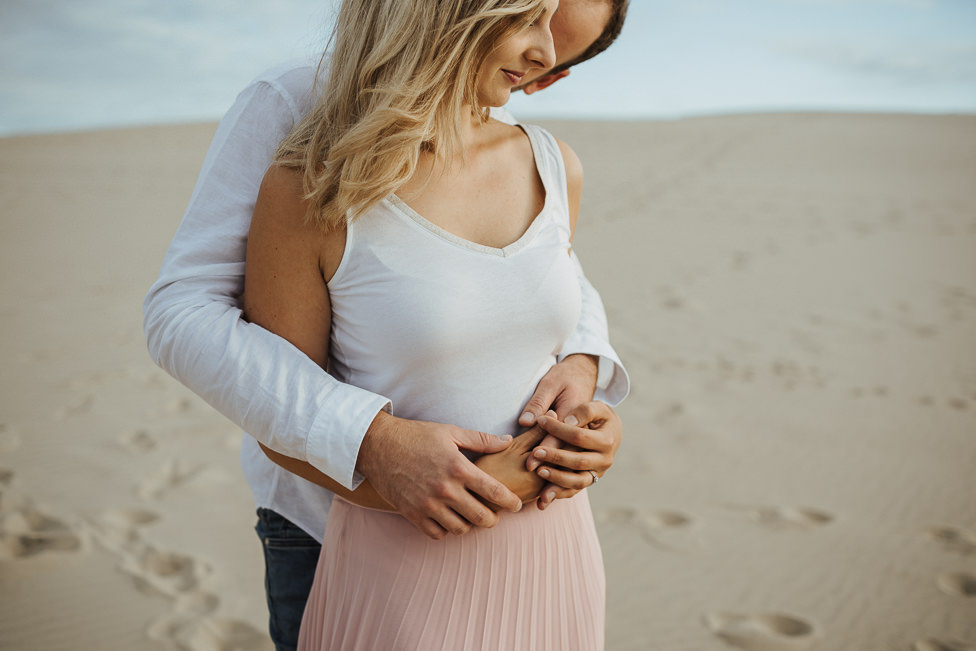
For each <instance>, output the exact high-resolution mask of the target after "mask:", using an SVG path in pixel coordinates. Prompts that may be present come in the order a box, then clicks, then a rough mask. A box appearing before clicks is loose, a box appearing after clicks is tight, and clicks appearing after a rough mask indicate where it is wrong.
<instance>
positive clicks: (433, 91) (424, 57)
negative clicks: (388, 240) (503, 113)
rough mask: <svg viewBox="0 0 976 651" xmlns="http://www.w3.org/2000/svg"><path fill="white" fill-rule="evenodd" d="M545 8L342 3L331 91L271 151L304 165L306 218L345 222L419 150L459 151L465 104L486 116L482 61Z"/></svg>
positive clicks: (507, 0) (402, 178) (517, 0)
mask: <svg viewBox="0 0 976 651" xmlns="http://www.w3.org/2000/svg"><path fill="white" fill-rule="evenodd" d="M543 8H544V0H345V1H344V2H343V4H342V8H341V10H340V12H339V16H338V20H337V21H336V26H335V30H334V32H333V35H332V41H333V42H334V48H333V50H332V52H331V60H330V62H329V75H328V87H327V89H326V91H327V92H325V93H323V94H322V97H321V99H320V100H319V102H318V104H317V105H316V106H315V108H314V109H313V110H312V111H311V113H309V115H308V116H306V117H305V119H304V120H303V121H302V122H301V123H299V124H298V125H297V126H296V127H295V128H294V129H293V130H292V132H291V133H290V134H289V135H288V136H287V137H286V138H285V139H284V140H283V141H282V143H281V145H280V146H279V148H278V151H277V152H276V153H275V161H276V162H277V163H278V164H280V165H283V166H286V167H293V168H299V169H302V170H303V173H304V190H305V193H306V198H307V199H308V201H309V215H308V217H309V218H310V219H312V220H314V221H316V222H318V223H319V224H320V225H321V226H323V227H324V228H325V229H326V230H334V229H337V228H341V227H342V226H344V225H345V224H346V223H347V220H351V219H355V218H356V217H358V216H359V215H361V214H362V213H363V212H364V211H366V210H367V209H368V208H370V207H371V206H373V205H374V204H375V203H376V202H378V201H380V200H382V199H383V198H385V197H386V196H388V195H389V194H391V193H393V192H395V191H396V190H397V189H398V188H399V187H400V186H401V185H403V184H404V183H405V182H406V181H407V180H408V179H409V178H410V177H411V176H412V175H413V174H414V172H415V171H416V169H417V163H418V159H419V156H420V153H421V151H422V150H428V151H432V152H434V154H435V155H436V156H439V157H444V158H445V160H451V158H452V157H453V156H455V155H458V154H463V149H462V147H461V139H460V119H461V117H463V116H464V113H463V111H464V110H465V106H466V105H469V106H470V107H472V109H473V110H476V111H477V113H478V115H479V116H480V118H481V120H487V117H488V114H487V110H483V109H480V108H478V101H477V90H476V89H477V83H478V80H477V72H478V69H479V66H480V65H481V63H482V61H483V60H484V59H485V57H486V56H487V55H488V54H489V53H490V52H491V51H492V50H493V49H494V48H495V47H496V46H497V45H498V44H499V43H500V42H502V41H503V40H504V39H505V38H508V37H510V36H511V35H513V34H515V33H517V32H518V31H519V30H520V29H522V28H524V27H525V26H527V25H528V24H529V23H530V22H531V21H533V20H536V19H537V18H538V17H539V16H540V15H541V14H542V11H543ZM323 60H324V57H323Z"/></svg>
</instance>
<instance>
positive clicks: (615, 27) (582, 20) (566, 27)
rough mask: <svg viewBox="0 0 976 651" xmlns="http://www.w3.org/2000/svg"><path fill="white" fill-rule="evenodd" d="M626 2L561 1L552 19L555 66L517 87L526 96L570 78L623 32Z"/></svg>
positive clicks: (600, 0) (611, 0)
mask: <svg viewBox="0 0 976 651" xmlns="http://www.w3.org/2000/svg"><path fill="white" fill-rule="evenodd" d="M628 5H629V0H561V2H560V3H559V10H558V11H557V12H556V14H555V15H554V16H553V17H552V23H551V29H552V40H553V43H554V44H555V47H556V65H555V67H554V68H552V69H551V70H549V71H547V72H545V73H543V74H541V75H538V76H536V77H535V78H534V79H531V80H529V81H527V82H526V83H524V84H522V85H521V86H519V88H518V90H521V91H523V92H524V93H525V94H526V95H531V94H532V93H534V92H536V91H539V90H542V89H543V88H547V87H549V86H551V85H552V84H554V83H556V82H557V81H559V80H560V79H562V78H564V77H566V76H568V75H569V69H570V68H571V67H573V66H575V65H576V64H578V63H582V62H583V61H586V60H587V59H592V58H593V57H595V56H596V55H597V54H600V53H601V52H603V51H604V50H606V49H607V48H608V47H610V44H611V43H613V42H614V41H615V40H616V39H617V37H618V36H620V30H621V29H623V26H624V19H625V18H626V17H627V7H628Z"/></svg>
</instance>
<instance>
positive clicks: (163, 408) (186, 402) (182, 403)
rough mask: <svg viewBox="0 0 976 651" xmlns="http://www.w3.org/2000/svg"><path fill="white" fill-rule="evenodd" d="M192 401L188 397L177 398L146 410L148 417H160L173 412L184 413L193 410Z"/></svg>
mask: <svg viewBox="0 0 976 651" xmlns="http://www.w3.org/2000/svg"><path fill="white" fill-rule="evenodd" d="M193 405H194V403H193V401H192V400H190V399H189V398H177V399H176V400H173V401H171V402H169V403H168V404H165V405H160V406H158V407H155V408H153V409H150V410H149V411H148V412H146V416H147V417H149V418H161V417H163V416H169V415H173V414H185V413H187V412H190V411H192V410H193Z"/></svg>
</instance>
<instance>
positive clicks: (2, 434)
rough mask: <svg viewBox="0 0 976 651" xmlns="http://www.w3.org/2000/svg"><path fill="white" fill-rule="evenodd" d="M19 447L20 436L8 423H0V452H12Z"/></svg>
mask: <svg viewBox="0 0 976 651" xmlns="http://www.w3.org/2000/svg"><path fill="white" fill-rule="evenodd" d="M19 447H20V437H19V436H17V433H16V432H15V431H14V430H13V428H12V427H10V425H7V424H6V423H0V454H4V453H8V452H13V451H14V450H16V449H17V448H19Z"/></svg>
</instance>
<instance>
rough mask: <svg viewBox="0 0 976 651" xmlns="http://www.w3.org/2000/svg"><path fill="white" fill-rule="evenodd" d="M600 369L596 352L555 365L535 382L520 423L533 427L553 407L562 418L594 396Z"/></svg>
mask: <svg viewBox="0 0 976 651" xmlns="http://www.w3.org/2000/svg"><path fill="white" fill-rule="evenodd" d="M599 370H600V360H599V358H597V357H595V356H593V355H570V356H569V357H567V358H566V359H564V360H563V361H561V362H559V363H558V364H556V365H554V366H553V367H552V368H550V369H549V372H548V373H546V374H545V375H544V376H542V379H541V380H539V384H538V385H536V387H535V393H533V394H532V397H531V398H529V402H528V403H527V404H526V405H525V409H524V410H523V413H522V415H521V416H519V425H521V426H522V427H532V426H533V425H535V423H536V420H537V419H538V418H539V417H540V416H542V415H543V414H545V413H546V412H547V411H549V410H550V409H552V410H553V411H555V412H556V418H558V419H559V420H563V419H564V418H566V416H568V415H569V412H570V411H571V410H572V409H575V408H576V407H577V406H579V405H581V404H583V403H584V402H589V401H590V400H593V393H594V392H595V391H596V379H597V374H598V372H599ZM530 470H532V468H530Z"/></svg>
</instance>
